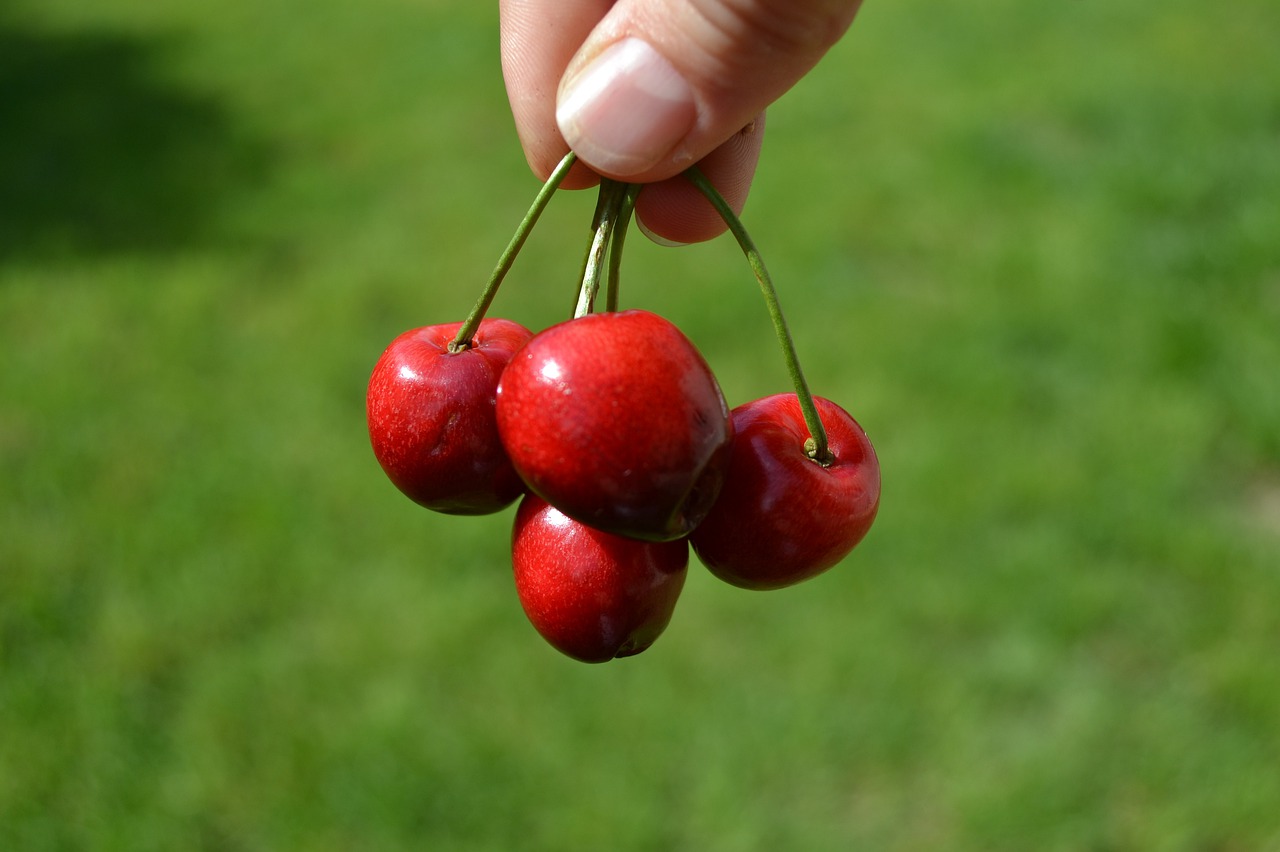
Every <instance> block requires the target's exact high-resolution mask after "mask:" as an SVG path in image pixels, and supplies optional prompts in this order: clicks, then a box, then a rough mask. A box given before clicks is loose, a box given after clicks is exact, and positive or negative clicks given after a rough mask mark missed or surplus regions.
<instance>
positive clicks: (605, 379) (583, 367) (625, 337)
mask: <svg viewBox="0 0 1280 852" xmlns="http://www.w3.org/2000/svg"><path fill="white" fill-rule="evenodd" d="M498 432H499V434H500V435H501V436H502V443H503V445H504V446H505V447H506V448H507V454H508V455H509V456H510V458H511V461H512V463H513V464H514V465H515V468H516V470H517V471H518V472H519V473H520V476H521V477H523V478H524V481H525V482H526V483H527V484H528V486H529V488H530V490H531V491H533V492H534V493H535V494H538V495H539V496H541V497H542V498H543V499H545V500H547V501H548V502H550V503H552V504H553V505H554V506H555V507H556V508H557V509H559V510H560V511H561V512H563V513H564V514H566V515H568V516H569V517H571V518H574V519H575V520H578V521H582V522H583V523H586V524H589V525H591V526H593V527H596V528H598V529H603V530H606V531H608V532H612V533H615V534H617V535H624V536H630V537H633V538H641V539H647V540H651V541H670V540H672V539H676V538H680V537H682V536H685V535H688V533H689V532H690V531H691V530H693V529H694V527H696V526H697V525H698V523H699V522H700V521H701V520H702V518H703V517H704V516H705V515H706V513H707V511H708V510H709V509H710V508H711V504H712V503H713V502H714V500H715V497H716V495H717V494H718V493H719V491H720V485H721V481H722V479H723V476H724V470H725V467H726V465H727V463H728V448H729V438H730V436H731V434H732V432H731V424H730V421H729V412H728V407H727V406H726V405H725V401H724V396H723V395H722V394H721V392H720V386H719V385H718V384H717V383H716V379H715V376H714V375H712V372H711V368H710V367H708V366H707V363H706V361H705V360H703V358H702V356H701V355H700V354H699V352H698V350H697V349H696V348H694V345H693V344H692V343H691V342H690V341H689V339H688V338H687V337H685V336H684V334H682V333H681V332H680V330H679V329H678V328H676V327H675V326H674V325H673V324H671V323H670V322H669V321H667V320H665V319H663V318H662V317H660V316H657V315H656V314H652V313H649V312H648V311H639V310H631V311H622V312H616V313H602V314H588V315H586V316H583V317H581V318H578V319H574V320H570V321H568V322H563V323H560V324H559V325H555V326H552V327H551V328H548V329H546V330H545V331H543V332H541V333H539V334H538V335H536V336H535V337H534V338H533V340H531V341H529V343H528V344H527V345H526V346H525V347H524V348H523V349H521V350H520V352H518V353H517V354H516V357H515V358H514V359H512V361H511V364H510V366H508V367H507V370H506V372H504V373H503V376H502V380H501V382H499V384H498Z"/></svg>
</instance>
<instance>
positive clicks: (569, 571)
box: [511, 494, 689, 663]
mask: <svg viewBox="0 0 1280 852" xmlns="http://www.w3.org/2000/svg"><path fill="white" fill-rule="evenodd" d="M511 551H512V565H513V566H514V569H515V579H516V591H517V593H518V594H519V596H520V604H521V606H523V607H524V611H525V614H526V615H527V616H528V617H529V621H530V622H532V624H533V626H534V627H535V628H536V629H537V631H538V632H539V633H540V634H542V636H543V638H544V639H546V640H547V641H548V642H550V643H551V644H552V645H553V646H555V648H556V649H557V650H559V651H561V652H562V653H564V654H567V655H568V656H570V657H573V658H574V659H576V660H581V661H583V662H585V663H603V662H606V661H608V660H611V659H613V658H614V657H627V656H631V655H632V654H639V653H640V652H641V651H643V650H645V649H646V648H648V647H649V646H650V645H652V644H653V643H654V641H655V640H656V639H657V638H658V637H659V636H660V635H661V634H662V631H663V630H665V629H666V627H667V624H668V623H669V622H670V621H671V613H672V612H673V611H674V610H675V606H676V600H677V599H678V598H679V597H680V590H681V589H682V588H684V579H685V575H686V574H687V573H688V565H689V546H688V544H687V543H686V542H685V540H683V539H681V540H679V541H668V542H651V541H638V540H636V539H631V538H623V537H621V536H616V535H611V534H610V533H607V532H602V531H601V530H597V529H593V528H591V527H589V526H587V525H586V524H583V523H579V522H578V521H575V520H573V519H571V518H569V517H567V516H566V515H564V514H562V513H561V512H560V511H559V510H558V509H556V508H555V507H554V506H552V505H551V504H549V503H547V502H546V501H544V500H542V499H541V498H539V497H537V496H535V495H532V494H529V495H527V496H526V497H525V498H524V499H523V500H522V501H521V502H520V507H519V509H517V510H516V521H515V529H514V532H513V534H512V548H511Z"/></svg>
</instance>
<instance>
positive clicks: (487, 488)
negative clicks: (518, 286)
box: [366, 319, 533, 515]
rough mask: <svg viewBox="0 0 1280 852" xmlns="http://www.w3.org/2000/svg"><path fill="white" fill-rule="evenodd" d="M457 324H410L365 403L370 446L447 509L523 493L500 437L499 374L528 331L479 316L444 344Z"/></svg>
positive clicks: (414, 495) (491, 508) (397, 475)
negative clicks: (469, 336) (469, 331)
mask: <svg viewBox="0 0 1280 852" xmlns="http://www.w3.org/2000/svg"><path fill="white" fill-rule="evenodd" d="M461 328H462V323H460V322H457V323H445V324H442V325H432V326H427V327H425V328H417V329H413V330H411V331H406V332H405V333H404V334H401V335H400V336H399V337H397V338H396V339H395V340H393V341H391V345H390V346H388V347H387V349H386V351H385V352H383V353H382V357H381V358H379V359H378V362H377V364H376V365H375V366H374V368H373V375H372V376H371V377H370V378H369V389H368V394H367V397H366V406H367V413H368V421H369V439H370V441H371V443H372V444H373V452H374V455H375V456H377V458H378V462H379V464H381V465H382V469H383V470H384V471H385V472H386V474H387V476H388V477H389V478H390V479H391V481H392V482H393V483H395V485H396V487H397V488H399V489H400V490H401V491H402V492H404V493H405V494H406V495H407V496H408V497H409V498H411V499H412V500H414V501H415V502H417V503H419V504H421V505H423V506H425V507H427V508H428V509H432V510H434V511H437V512H444V513H446V514H451V515H483V514H489V513H492V512H497V511H499V510H500V509H502V508H504V507H506V506H508V505H510V504H511V503H512V502H513V501H514V500H515V499H516V498H517V497H519V496H520V495H521V494H522V493H524V483H523V482H521V481H520V477H519V475H518V474H517V473H516V471H515V468H513V467H512V466H511V461H510V460H509V459H508V458H507V454H506V452H505V451H504V450H503V448H502V442H501V441H500V440H499V439H498V427H497V424H496V422H495V420H494V408H495V398H496V394H497V387H498V379H499V377H500V376H501V375H502V371H503V369H505V368H506V366H507V364H508V363H510V361H511V357H512V356H513V355H514V354H515V352H516V351H517V350H518V349H519V348H520V347H521V346H523V345H524V344H525V343H526V342H528V341H529V339H530V338H532V337H533V332H531V331H529V329H527V328H525V327H524V326H522V325H520V324H519V323H515V322H511V321H510V320H504V319H485V320H483V321H482V322H481V323H480V326H479V328H478V329H477V330H476V334H475V337H474V338H473V340H472V344H471V346H469V347H467V348H465V349H462V350H460V351H458V352H450V351H449V344H450V343H451V342H452V341H453V339H454V338H455V337H456V336H457V334H458V331H459V330H460V329H461Z"/></svg>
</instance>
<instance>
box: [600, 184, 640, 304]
mask: <svg viewBox="0 0 1280 852" xmlns="http://www.w3.org/2000/svg"><path fill="white" fill-rule="evenodd" d="M639 195H640V184H638V183H630V184H627V188H626V192H625V194H624V195H623V196H622V204H621V206H620V207H619V209H618V221H617V224H616V225H614V233H613V242H612V243H610V245H609V278H608V284H607V288H606V290H605V310H607V311H616V310H617V309H618V291H619V290H620V288H621V278H622V249H623V246H624V244H625V243H626V241H627V229H628V228H629V227H630V226H631V214H632V213H634V212H635V209H636V198H637V197H638V196H639Z"/></svg>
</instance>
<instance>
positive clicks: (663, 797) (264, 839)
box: [0, 0, 1280, 852]
mask: <svg viewBox="0 0 1280 852" xmlns="http://www.w3.org/2000/svg"><path fill="white" fill-rule="evenodd" d="M496 18H497V12H496V4H488V3H485V4H480V3H477V4H464V3H444V2H431V0H417V2H405V1H404V0H372V2H367V3H360V4H355V3H341V2H334V0H308V2H300V0H274V2H272V3H267V4H262V3H253V2H249V0H225V2H223V3H218V4H208V3H197V2H194V0H164V2H154V0H102V2H98V3H93V4H85V3H82V2H76V0H39V2H37V0H18V2H10V3H7V4H6V5H4V6H3V7H0V347H2V348H0V358H2V363H0V848H3V849H6V850H15V852H17V851H18V850H72V849H85V850H110V849H120V850H126V849H127V850H179V849H181V850H245V852H249V850H280V849H297V850H398V849H459V850H512V849H522V850H579V849H582V850H586V849H591V850H596V849H618V850H658V849H689V850H779V849H786V850H837V849H839V850H847V849H869V850H914V849H984V850H1027V849H1037V850H1148V849H1150V850H1260V849H1270V850H1277V849H1280V769H1278V767H1280V665H1278V663H1277V660H1278V659H1280V556H1278V555H1277V554H1278V553H1280V201H1278V199H1280V87H1278V86H1277V81H1278V80H1280V51H1277V50H1276V37H1277V35H1280V6H1277V5H1276V4H1275V3H1274V2H1272V0H1239V2H1235V3H1231V4H1222V5H1218V6H1214V7H1212V8H1210V7H1208V6H1206V5H1205V4H1203V3H1194V2H1190V0H1165V2H1155V0H1077V2H1073V3H1041V4H1035V3H1025V2H1024V3H1015V2H1011V0H991V2H987V3H985V4H983V5H982V6H981V7H980V8H978V7H975V6H974V5H973V4H970V3H960V2H957V1H956V0H934V2H930V3H925V2H921V0H897V2H893V3H887V2H885V3H880V2H872V3H869V4H867V7H866V8H865V9H864V11H863V13H862V15H861V17H860V19H859V21H858V22H857V23H856V24H855V26H854V29H853V31H852V32H851V33H850V35H849V37H848V38H847V39H846V40H845V41H844V42H843V43H842V44H841V45H840V46H839V47H838V48H837V49H836V50H835V51H833V53H832V54H831V56H830V57H829V60H828V61H827V62H826V63H824V64H823V65H822V66H821V67H820V68H819V69H818V70H817V71H816V72H815V73H814V74H813V75H812V76H811V77H809V78H807V79H806V80H805V81H804V82H803V83H802V84H801V85H800V86H799V87H798V88H797V89H795V90H794V91H793V92H792V93H791V94H789V95H788V96H787V97H786V98H785V99H784V100H783V101H782V102H781V103H779V104H778V105H777V107H776V108H775V109H774V110H773V111H772V113H771V122H770V127H769V131H768V132H769V136H768V140H767V143H766V151H765V158H764V161H763V164H762V167H761V170H760V174H759V178H758V181H757V184H756V187H755V190H754V192H753V196H752V199H751V201H750V203H749V205H748V208H747V210H746V214H745V220H746V223H747V226H748V228H750V229H751V231H752V233H753V235H754V236H755V238H756V241H757V242H758V243H759V244H760V247H761V249H762V251H763V252H764V254H765V257H766V258H767V260H768V262H769V264H770V268H771V270H772V271H773V273H774V275H775V277H776V278H777V279H778V284H779V288H780V290H781V293H782V298H783V303H784V306H785V307H786V309H787V311H788V314H789V317H790V320H791V324H792V326H793V331H794V332H795V334H796V335H797V339H798V344H799V348H800V353H801V357H802V358H803V359H804V360H805V363H806V368H807V371H808V373H809V377H810V380H811V382H812V383H813V385H814V387H815V389H816V390H817V391H818V392H820V393H822V394H824V395H826V396H830V397H832V398H834V399H837V400H838V401H840V402H842V403H843V404H844V405H845V406H846V407H847V408H849V409H850V410H851V411H852V412H853V413H854V415H855V416H856V417H858V418H859V420H860V421H861V422H862V424H863V425H864V427H865V428H866V429H867V430H868V432H869V434H870V435H871V437H872V439H873V441H875V443H876V445H877V448H878V450H879V453H880V457H881V461H882V464H883V468H884V477H885V491H884V498H883V508H882V512H881V516H880V518H879V520H878V522H877V526H876V528H875V529H874V530H873V531H872V533H871V535H870V536H869V537H868V539H867V540H866V541H865V542H864V543H863V545H862V546H861V547H860V548H859V549H858V551H856V552H855V554H854V555H853V556H852V557H851V558H850V559H849V560H848V561H847V562H846V563H845V564H843V565H842V566H840V567H838V568H837V569H835V570H833V571H832V572H830V573H829V574H827V575H824V576H823V577H821V578H820V579H818V580H815V581H813V582H811V583H809V584H807V585H804V586H801V587H797V588H795V589H791V590H787V591H783V592H775V593H766V594H757V593H748V592H743V591H740V590H737V589H732V588H730V587H727V586H724V585H721V584H719V583H717V582H716V581H714V580H713V579H712V578H711V577H710V576H709V575H707V574H706V573H705V572H703V571H701V570H700V569H698V568H697V567H696V566H694V570H693V571H691V575H690V579H689V582H688V584H687V587H686V592H685V594H684V597H683V599H682V601H681V604H680V606H679V608H678V609H677V612H676V617H675V619H674V621H673V623H672V625H671V627H670V629H669V630H668V632H667V633H666V635H664V637H663V638H662V639H661V640H660V641H659V643H658V644H657V645H655V646H654V647H653V648H652V649H651V650H650V651H649V652H647V653H646V654H644V655H642V656H640V657H637V658H634V659H631V660H627V661H619V662H615V663H612V664H609V665H606V666H596V667H589V666H583V665H580V664H577V663H574V662H572V661H570V660H568V659H567V658H563V657H560V656H559V655H558V654H557V653H556V652H554V651H553V650H552V649H551V648H550V647H549V646H547V645H545V644H544V643H543V642H542V641H541V639H539V637H538V636H537V635H536V634H535V633H534V632H533V630H532V628H530V627H529V625H528V624H527V622H526V621H525V619H524V616H523V614H522V613H521V611H520V608H519V605H518V603H517V601H516V599H515V595H514V591H513V589H512V586H511V581H510V576H509V563H508V556H507V541H506V538H507V535H508V526H509V523H510V517H509V514H504V515H500V516H496V517H489V518H472V519H459V518H443V517H438V516H433V515H430V514H428V513H425V512H423V511H421V510H419V509H417V508H416V507H414V506H412V505H411V504H409V503H408V501H406V500H404V499H403V498H401V497H400V496H399V494H398V493H397V492H395V490H394V489H393V488H392V487H391V486H390V485H389V483H387V482H386V480H385V479H384V478H383V477H382V474H381V472H380V470H379V469H378V467H377V465H376V463H375V462H374V460H373V458H372V455H371V453H370V451H369V448H368V445H367V437H366V435H365V432H364V408H363V406H364V401H363V394H364V384H365V381H366V379H367V376H368V372H369V369H370V368H371V367H372V364H373V361H374V360H375V359H376V357H377V355H378V354H379V353H380V351H381V350H382V348H383V346H384V345H385V344H386V343H387V342H388V341H389V340H390V339H391V337H393V336H394V335H395V334H396V333H398V332H400V331H402V330H404V329H405V328H408V327H411V326H415V325H422V324H428V323H432V322H438V321H446V320H454V319H459V318H461V317H462V316H463V315H464V314H465V312H466V311H467V309H468V308H469V307H470V306H471V304H472V302H473V300H474V298H475V297H476V295H477V293H478V289H479V287H480V285H481V284H482V282H483V280H484V278H485V277H486V276H487V275H488V273H489V271H490V269H491V268H492V265H493V263H494V261H495V260H496V259H497V256H498V253H499V252H500V250H501V248H502V247H503V245H505V242H506V240H507V238H508V237H509V235H510V234H511V231H512V230H513V229H514V227H515V225H516V223H517V222H518V220H519V218H520V216H521V215H522V213H523V211H524V209H525V208H526V206H527V205H528V203H529V201H530V200H531V199H532V197H533V194H534V192H535V191H536V188H537V186H536V182H535V181H534V179H533V178H532V177H531V176H530V175H529V173H528V171H527V169H526V167H525V164H524V161H523V158H522V155H521V153H520V151H519V148H518V146H517V144H516V141H515V136H514V131H513V130H512V127H511V122H510V117H509V114H508V111H507V105H506V101H505V94H504V91H503V88H502V83H501V78H500V74H499V70H498V63H497V44H496V39H497V35H496V26H497V20H496ZM592 201H593V199H592V197H591V196H590V195H589V194H586V193H567V194H563V195H561V196H560V197H558V198H557V199H556V200H555V202H553V205H552V208H551V210H550V211H549V212H548V213H547V215H546V217H545V218H544V220H543V222H542V223H541V224H540V225H539V228H538V230H537V231H536V232H535V234H534V237H533V239H532V241H531V242H530V244H529V246H528V247H527V249H526V250H525V252H524V253H523V254H522V255H521V258H520V260H519V261H518V262H517V265H516V267H515V270H514V271H513V273H512V275H511V277H510V279H509V280H508V282H507V284H506V286H505V288H504V290H503V292H502V293H501V294H500V295H499V297H498V301H497V303H496V306H495V309H494V310H495V314H497V315H502V316H508V317H511V318H513V319H517V320H519V321H521V322H524V323H525V324H527V325H529V326H531V327H535V328H536V327H541V326H545V325H548V324H550V323H552V322H555V321H558V320H559V319H561V318H563V316H564V315H565V312H566V311H567V310H568V308H569V305H570V303H571V300H572V296H573V286H574V285H573V278H574V276H575V274H576V273H577V267H578V263H579V261H580V258H581V252H582V249H583V247H584V245H585V239H586V236H587V231H586V226H587V220H588V218H589V215H590V210H591V206H592ZM624 300H625V301H626V302H627V303H628V304H630V305H635V306H644V307H648V308H650V309H653V310H657V311H660V312H662V313H664V314H665V315H667V316H669V317H670V318H671V319H673V320H674V321H675V322H677V323H678V324H679V325H680V326H681V327H682V328H684V329H685V330H686V332H687V333H688V334H689V335H690V336H691V337H692V338H693V339H694V340H695V342H697V343H698V345H699V346H700V347H701V348H702V350H703V352H704V353H705V354H706V356H707V358H708V360H709V361H710V362H711V363H712V365H713V367H714V368H715V369H716V370H717V372H718V374H719V376H720V377H721V380H722V383H723V385H724V387H725V390H726V394H727V396H728V397H729V400H730V402H731V404H737V403H739V402H742V401H745V400H746V399H749V398H752V397H756V396H761V395H764V394H766V393H772V392H775V391H778V390H781V389H785V382H786V379H785V373H784V372H783V369H782V364H781V359H780V357H779V356H778V354H777V351H776V348H775V346H774V344H773V342H772V338H771V332H770V330H769V326H768V321H767V317H766V314H765V311H764V308H763V305H762V304H761V302H760V300H759V296H758V293H757V291H756V288H755V284H754V282H753V281H752V279H751V277H750V274H749V271H748V269H747V267H746V265H745V263H744V262H743V260H742V259H741V257H740V255H739V254H738V252H737V249H736V247H734V246H733V244H732V242H731V241H728V240H718V241H715V242H713V243H710V244H707V245H703V246H694V247H688V248H684V249H680V250H668V249H659V248H657V247H655V246H652V245H650V244H648V243H646V242H645V241H644V240H642V239H633V240H631V241H629V255H628V272H627V276H626V292H625V293H624Z"/></svg>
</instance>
